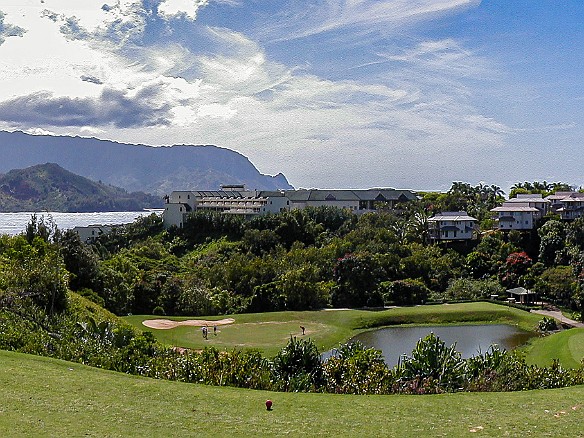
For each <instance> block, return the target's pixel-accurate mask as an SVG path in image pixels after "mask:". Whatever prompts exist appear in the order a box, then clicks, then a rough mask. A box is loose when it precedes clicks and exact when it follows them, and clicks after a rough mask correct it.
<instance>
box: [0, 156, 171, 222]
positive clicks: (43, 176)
mask: <svg viewBox="0 0 584 438" xmlns="http://www.w3.org/2000/svg"><path fill="white" fill-rule="evenodd" d="M162 206H163V202H162V198H161V197H159V196H154V195H150V194H145V193H143V192H133V193H128V192H127V191H126V190H124V189H122V188H119V187H114V186H111V185H106V184H103V183H100V182H94V181H91V180H89V179H87V178H84V177H82V176H79V175H76V174H74V173H71V172H69V171H68V170H65V169H63V168H62V167H61V166H59V165H58V164H54V163H46V164H38V165H36V166H31V167H27V168H26V169H13V170H11V171H10V172H8V173H7V174H6V175H0V211H1V212H16V211H59V212H82V213H83V212H94V211H140V210H143V209H144V208H161V207H162Z"/></svg>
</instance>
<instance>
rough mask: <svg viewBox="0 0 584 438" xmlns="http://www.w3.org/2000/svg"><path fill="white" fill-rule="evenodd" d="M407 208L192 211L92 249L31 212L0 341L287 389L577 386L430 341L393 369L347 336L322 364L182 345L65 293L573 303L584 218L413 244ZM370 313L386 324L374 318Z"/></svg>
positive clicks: (303, 305)
mask: <svg viewBox="0 0 584 438" xmlns="http://www.w3.org/2000/svg"><path fill="white" fill-rule="evenodd" d="M419 208H427V207H424V203H423V200H422V201H420V202H419V203H418V204H415V203H412V204H409V205H407V206H404V208H403V209H402V210H398V211H383V209H381V210H382V211H380V212H378V213H376V214H365V215H362V216H355V215H352V214H350V213H348V212H344V211H341V210H338V209H334V208H317V209H306V210H294V211H290V212H285V213H282V214H278V215H267V216H261V217H257V218H255V219H253V220H249V221H245V220H243V219H241V218H239V217H236V216H229V215H221V214H213V213H209V212H198V213H194V214H193V215H192V217H191V218H190V221H189V222H188V223H187V226H185V227H184V229H181V230H178V229H170V230H162V226H161V220H160V218H159V217H157V216H156V215H152V216H150V217H147V218H142V219H140V220H138V221H136V222H135V223H133V224H130V225H127V226H123V227H119V228H116V230H115V231H114V232H112V233H111V234H109V235H106V236H102V237H101V238H100V239H99V240H98V242H97V243H96V244H95V245H92V246H86V245H85V244H83V243H82V242H80V240H79V238H77V237H76V236H75V235H74V234H73V233H71V232H64V233H63V232H61V231H59V230H58V229H56V227H54V225H53V224H52V223H51V221H50V219H49V220H46V221H45V220H44V219H43V218H41V219H38V218H36V217H33V218H32V220H31V223H30V224H29V226H28V227H27V230H26V233H25V234H23V235H20V236H15V237H8V236H1V237H0V303H1V309H0V348H3V349H10V350H17V351H21V352H27V353H34V354H39V355H47V356H52V357H58V358H62V359H66V360H70V361H74V362H80V363H84V364H89V365H93V366H97V367H102V368H106V369H110V370H115V371H121V372H126V373H131V374H138V375H143V376H149V377H156V378H165V379H172V380H180V381H187V382H200V383H207V384H213V385H233V386H243V387H249V388H257V389H272V390H285V391H332V392H350V393H368V394H369V393H375V394H377V393H394V392H400V393H415V394H418V393H437V392H449V391H457V390H484V391H490V390H518V389H534V388H550V387H560V386H567V385H573V384H580V383H583V381H584V380H583V369H582V368H578V369H573V370H565V369H562V368H561V367H560V366H559V364H558V363H553V364H552V365H551V366H550V367H547V368H538V367H535V366H532V365H527V363H526V362H525V360H524V359H523V358H522V357H521V356H519V355H518V354H516V353H507V352H498V351H495V350H490V351H488V352H486V353H484V354H483V355H480V356H479V357H477V358H474V359H469V360H462V359H461V358H460V355H458V353H457V352H456V351H455V348H454V347H452V346H451V347H448V346H445V345H444V343H443V342H442V341H440V340H439V339H437V338H435V337H433V336H431V337H429V338H426V339H424V340H421V341H420V343H419V344H418V346H417V347H416V349H415V350H414V352H413V353H412V356H411V357H409V358H405V359H404V360H403V361H402V363H401V364H400V365H399V366H398V367H396V368H394V369H389V368H388V367H386V366H385V365H384V364H383V363H382V362H380V360H379V354H378V352H375V351H373V350H367V349H365V348H362V347H360V346H341V347H340V348H339V352H340V354H339V356H338V357H335V358H333V359H331V360H329V361H327V362H323V361H322V360H321V358H320V354H319V351H318V349H317V347H316V345H315V344H314V343H313V342H312V341H310V340H304V339H302V340H297V339H295V338H294V337H291V338H290V341H289V343H288V345H286V346H285V347H284V348H283V349H282V350H281V351H280V352H279V353H278V354H277V355H276V356H275V358H274V359H273V360H269V359H267V358H265V357H263V356H262V355H261V354H260V353H258V352H254V351H242V350H240V349H236V350H232V351H219V350H217V349H214V348H205V349H203V350H202V351H194V350H187V351H186V352H181V351H177V349H174V348H171V347H168V346H163V345H161V344H159V343H158V342H157V341H156V339H155V338H154V336H152V334H150V333H148V332H143V333H142V332H140V331H137V330H135V329H133V328H131V327H129V326H127V325H125V324H123V323H120V322H119V321H118V320H117V319H116V318H115V317H114V316H113V315H111V314H103V313H102V311H101V310H99V309H100V308H99V306H97V305H91V304H89V303H88V302H87V301H86V300H85V299H84V298H82V297H81V296H79V295H77V294H71V293H69V292H68V289H70V290H73V291H78V292H79V293H80V294H82V295H83V296H85V297H86V298H88V299H89V300H92V301H94V302H95V303H98V304H103V305H104V306H105V307H106V309H108V310H109V311H111V312H113V313H116V314H127V313H139V314H146V313H153V312H154V310H156V313H159V314H172V315H186V314H188V315H214V314H223V313H242V312H250V311H262V312H263V311H275V310H304V309H315V308H322V307H328V306H342V307H362V306H368V307H378V306H382V305H388V304H398V305H404V304H419V303H423V302H425V301H427V300H434V301H437V300H440V301H443V300H447V301H448V300H454V301H459V300H477V299H484V298H485V297H486V296H487V295H489V296H490V295H497V294H500V293H501V291H502V289H501V288H502V287H513V286H518V285H524V286H526V287H532V288H535V289H536V290H537V291H539V292H540V293H541V294H544V295H545V297H546V298H547V299H549V300H550V301H551V302H553V303H556V304H559V305H565V306H570V307H572V308H573V309H574V310H578V311H581V310H582V303H583V301H584V300H583V299H582V297H583V292H582V291H583V282H584V280H583V279H584V275H583V273H584V241H583V240H582V239H581V237H582V236H583V235H584V220H576V221H574V222H571V223H562V222H556V221H553V220H549V221H547V222H545V223H544V224H542V226H541V227H540V228H539V232H538V233H529V234H520V233H509V234H506V235H504V234H501V233H498V232H493V233H491V234H488V235H487V236H485V237H484V238H483V239H481V240H480V242H477V243H476V244H472V245H467V244H462V245H460V246H456V245H449V246H448V247H446V246H441V245H430V244H428V243H427V242H426V241H425V238H424V234H423V233H420V232H419V228H418V226H419V225H420V223H421V222H420V210H419ZM416 209H418V210H416ZM558 236H559V238H558ZM534 242H536V243H537V245H536V244H534ZM377 319H378V321H377V322H376V324H377V325H381V324H383V323H385V324H390V323H399V317H398V318H397V319H396V320H395V321H394V322H391V317H390V316H389V315H388V314H385V313H382V312H379V314H378V318H377ZM372 325H375V324H373V323H372ZM366 326H367V324H366V323H364V324H363V326H362V327H363V328H364V327H366Z"/></svg>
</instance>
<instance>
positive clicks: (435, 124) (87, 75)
mask: <svg viewBox="0 0 584 438" xmlns="http://www.w3.org/2000/svg"><path fill="white" fill-rule="evenodd" d="M583 23H584V2H582V1H581V0H572V1H567V0H537V1H533V0H512V1H509V0H485V1H478V0H387V1H383V0H83V1H79V0H0V84H1V85H0V129H1V130H8V131H15V130H19V131H24V132H28V133H33V134H55V135H73V136H84V137H96V138H100V139H107V140H115V141H120V142H126V143H137V144H147V145H152V146H162V145H172V144H214V145H217V146H220V147H224V148H228V149H233V150H236V151H238V152H241V153H242V154H244V155H246V156H247V157H248V158H249V159H250V160H251V161H252V162H253V163H254V164H255V165H256V167H257V168H258V169H259V170H260V172H262V173H266V174H276V173H279V172H282V173H284V175H286V177H287V178H288V180H289V181H290V183H291V184H292V185H294V186H295V187H297V188H299V187H304V188H313V187H316V188H369V187H395V188H410V189H415V190H446V189H448V188H449V187H450V185H451V183H452V182H453V181H464V182H468V183H471V184H473V185H474V184H478V183H479V182H485V183H487V184H497V185H499V186H501V187H502V188H503V189H504V190H507V189H508V188H509V187H510V186H511V185H512V184H514V183H515V182H521V181H535V180H537V181H544V180H545V181H548V182H552V181H556V182H566V183H570V184H573V185H575V186H580V185H584V172H583V170H582V168H583V166H582V164H583V161H584V160H583V157H584V154H583V153H582V147H583V146H584V140H583V139H584V125H583V123H584V91H583V87H582V84H583V79H584V73H583V72H584V25H583Z"/></svg>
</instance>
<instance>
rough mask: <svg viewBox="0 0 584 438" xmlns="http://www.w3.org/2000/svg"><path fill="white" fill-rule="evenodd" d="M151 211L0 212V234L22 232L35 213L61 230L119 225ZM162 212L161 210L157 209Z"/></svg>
mask: <svg viewBox="0 0 584 438" xmlns="http://www.w3.org/2000/svg"><path fill="white" fill-rule="evenodd" d="M151 213H152V212H151V211H112V212H105V213H56V212H54V213H51V212H46V211H45V212H39V213H32V212H27V213H0V234H10V235H12V236H14V235H16V234H20V233H22V232H23V231H24V230H25V228H26V225H27V224H28V223H29V222H30V218H31V216H32V215H33V214H36V215H37V217H38V218H40V217H41V216H43V217H44V218H45V219H47V218H48V217H49V216H50V217H52V218H53V221H54V222H55V223H56V224H57V227H58V228H59V229H60V230H68V229H71V228H73V227H77V226H79V227H84V226H87V225H119V224H128V223H130V222H134V220H135V219H137V218H138V217H139V216H148V215H149V214H151ZM156 213H158V214H160V211H156Z"/></svg>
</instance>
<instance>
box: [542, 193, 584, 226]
mask: <svg viewBox="0 0 584 438" xmlns="http://www.w3.org/2000/svg"><path fill="white" fill-rule="evenodd" d="M545 199H547V200H548V201H549V202H550V204H551V211H552V212H554V213H558V214H559V215H560V217H561V218H562V219H564V220H568V221H569V220H574V219H577V218H579V217H584V193H580V192H556V193H554V194H553V195H550V196H547V197H546V198H545Z"/></svg>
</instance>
